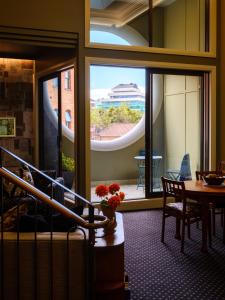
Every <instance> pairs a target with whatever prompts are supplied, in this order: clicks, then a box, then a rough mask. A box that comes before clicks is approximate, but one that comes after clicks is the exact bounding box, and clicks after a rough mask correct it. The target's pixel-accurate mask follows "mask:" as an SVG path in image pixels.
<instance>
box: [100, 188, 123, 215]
mask: <svg viewBox="0 0 225 300" xmlns="http://www.w3.org/2000/svg"><path fill="white" fill-rule="evenodd" d="M95 194H96V195H97V196H98V197H100V198H101V202H100V204H101V206H104V207H109V208H112V209H113V210H116V208H117V206H118V205H120V203H121V201H123V199H124V198H125V194H124V192H121V191H120V186H119V184H117V183H112V184H110V185H109V186H106V185H104V184H99V185H98V186H97V187H96V188H95Z"/></svg>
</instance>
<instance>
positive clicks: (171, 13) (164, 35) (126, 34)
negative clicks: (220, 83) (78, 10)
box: [90, 0, 209, 51]
mask: <svg viewBox="0 0 225 300" xmlns="http://www.w3.org/2000/svg"><path fill="white" fill-rule="evenodd" d="M90 4H91V5H90V6H91V18H90V30H91V31H90V41H91V42H94V43H103V44H113V45H131V46H147V47H148V46H151V47H157V48H170V49H177V50H187V51H206V50H207V51H208V49H206V44H207V43H208V39H209V35H208V32H207V31H208V28H207V26H208V25H206V24H209V20H206V15H209V13H208V9H209V8H208V7H207V2H206V0H152V3H151V6H150V7H152V8H151V9H149V1H146V0H140V1H136V0H121V1H118V0H91V1H90ZM150 20H151V21H150Z"/></svg>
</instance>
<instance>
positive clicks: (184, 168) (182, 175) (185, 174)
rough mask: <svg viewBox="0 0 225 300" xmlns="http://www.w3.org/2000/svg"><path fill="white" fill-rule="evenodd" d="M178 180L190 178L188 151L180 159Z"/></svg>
mask: <svg viewBox="0 0 225 300" xmlns="http://www.w3.org/2000/svg"><path fill="white" fill-rule="evenodd" d="M179 180H180V181H184V180H192V176H191V166H190V155H189V153H186V154H185V155H184V157H183V159H182V162H181V166H180V172H179Z"/></svg>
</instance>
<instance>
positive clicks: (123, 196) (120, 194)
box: [119, 192, 125, 201]
mask: <svg viewBox="0 0 225 300" xmlns="http://www.w3.org/2000/svg"><path fill="white" fill-rule="evenodd" d="M119 196H120V199H121V201H123V199H124V198H125V193H124V192H120V193H119Z"/></svg>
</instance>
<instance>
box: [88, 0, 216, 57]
mask: <svg viewBox="0 0 225 300" xmlns="http://www.w3.org/2000/svg"><path fill="white" fill-rule="evenodd" d="M149 3H150V5H149V8H151V1H150V0H149ZM206 5H208V6H209V14H206V17H207V16H208V15H209V18H210V19H209V22H206V30H207V31H208V37H209V40H208V39H206V43H205V44H206V49H207V48H208V51H207V52H206V51H204V52H202V51H199V52H198V51H186V50H176V49H170V48H157V47H151V45H150V47H146V46H125V45H112V44H101V43H92V42H90V0H85V47H87V48H94V49H110V50H122V51H135V52H149V53H159V54H170V55H189V56H197V57H213V58H215V57H216V51H217V42H216V35H217V34H216V32H217V30H216V28H217V26H216V24H217V0H206ZM150 20H151V14H150ZM149 37H151V33H149Z"/></svg>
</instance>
